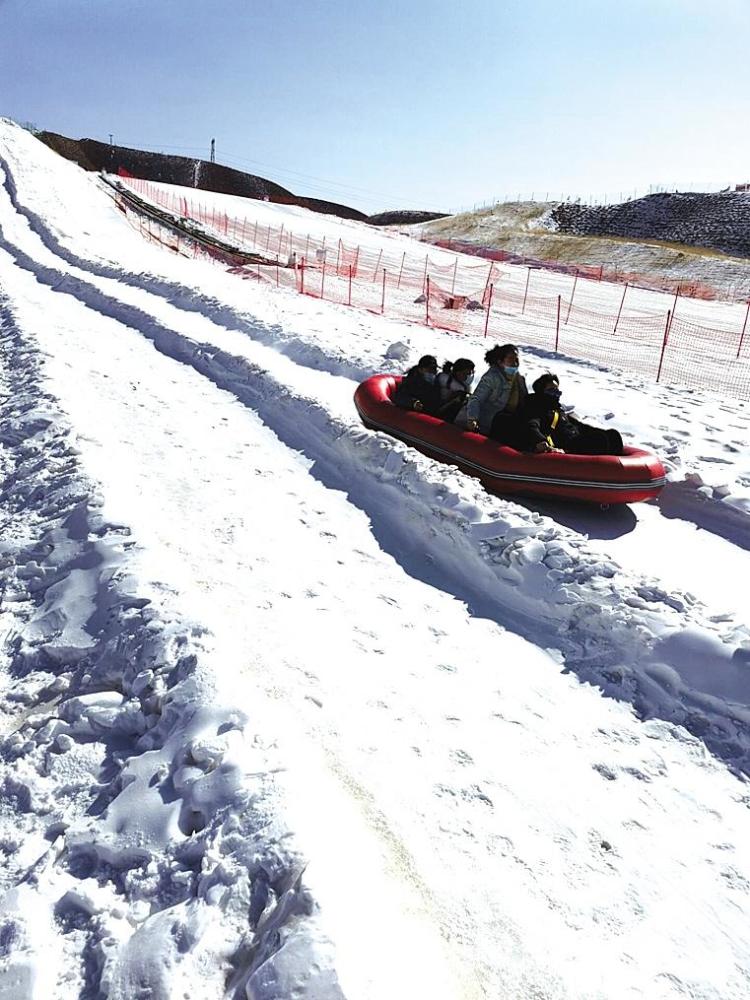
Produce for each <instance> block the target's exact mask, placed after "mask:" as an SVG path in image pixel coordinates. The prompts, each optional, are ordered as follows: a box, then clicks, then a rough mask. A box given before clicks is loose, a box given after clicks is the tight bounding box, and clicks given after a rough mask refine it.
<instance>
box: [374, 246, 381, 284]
mask: <svg viewBox="0 0 750 1000" xmlns="http://www.w3.org/2000/svg"><path fill="white" fill-rule="evenodd" d="M382 259H383V248H382V247H381V249H380V253H379V254H378V262H377V264H376V265H375V270H374V271H373V272H372V280H373V281H374V280H375V279H376V278H377V276H378V268H379V267H380V261H381V260H382Z"/></svg>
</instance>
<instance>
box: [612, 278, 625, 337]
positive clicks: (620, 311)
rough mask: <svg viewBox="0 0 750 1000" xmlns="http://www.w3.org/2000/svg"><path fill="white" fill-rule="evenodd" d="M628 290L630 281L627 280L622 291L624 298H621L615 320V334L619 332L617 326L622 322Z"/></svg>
mask: <svg viewBox="0 0 750 1000" xmlns="http://www.w3.org/2000/svg"><path fill="white" fill-rule="evenodd" d="M627 291H628V282H627V281H626V282H625V288H624V289H623V292H622V298H621V299H620V308H619V309H618V310H617V319H616V320H615V328H614V330H613V331H612V333H613V334H614V333H617V326H618V324H619V322H620V316H621V314H622V307H623V305H624V303H625V296H626V295H627Z"/></svg>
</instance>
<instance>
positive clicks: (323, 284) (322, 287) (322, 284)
mask: <svg viewBox="0 0 750 1000" xmlns="http://www.w3.org/2000/svg"><path fill="white" fill-rule="evenodd" d="M325 287H326V259H325V256H324V257H323V272H322V274H321V276H320V297H321V299H322V298H324V297H325V296H324V294H323V293H324V292H325Z"/></svg>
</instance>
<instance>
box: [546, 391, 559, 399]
mask: <svg viewBox="0 0 750 1000" xmlns="http://www.w3.org/2000/svg"><path fill="white" fill-rule="evenodd" d="M544 395H545V396H551V397H552V398H553V399H559V398H560V396H562V392H561V391H560V390H559V389H545V390H544Z"/></svg>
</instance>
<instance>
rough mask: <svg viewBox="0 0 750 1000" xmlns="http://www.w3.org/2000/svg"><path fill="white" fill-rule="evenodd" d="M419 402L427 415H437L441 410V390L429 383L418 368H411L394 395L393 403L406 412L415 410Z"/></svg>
mask: <svg viewBox="0 0 750 1000" xmlns="http://www.w3.org/2000/svg"><path fill="white" fill-rule="evenodd" d="M416 400H419V401H420V403H421V404H422V406H423V407H424V412H425V413H433V414H434V413H437V411H438V409H439V408H440V389H439V388H438V386H437V385H436V384H435V383H434V382H428V381H427V379H426V378H425V377H424V376H423V375H422V373H421V372H420V371H419V369H418V368H411V369H410V370H409V371H408V372H407V373H406V375H405V376H404V377H403V378H402V379H401V382H400V383H399V386H398V388H397V389H396V391H395V392H394V394H393V402H394V403H395V404H396V406H400V407H402V409H404V410H413V409H414V403H415V401H416Z"/></svg>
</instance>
